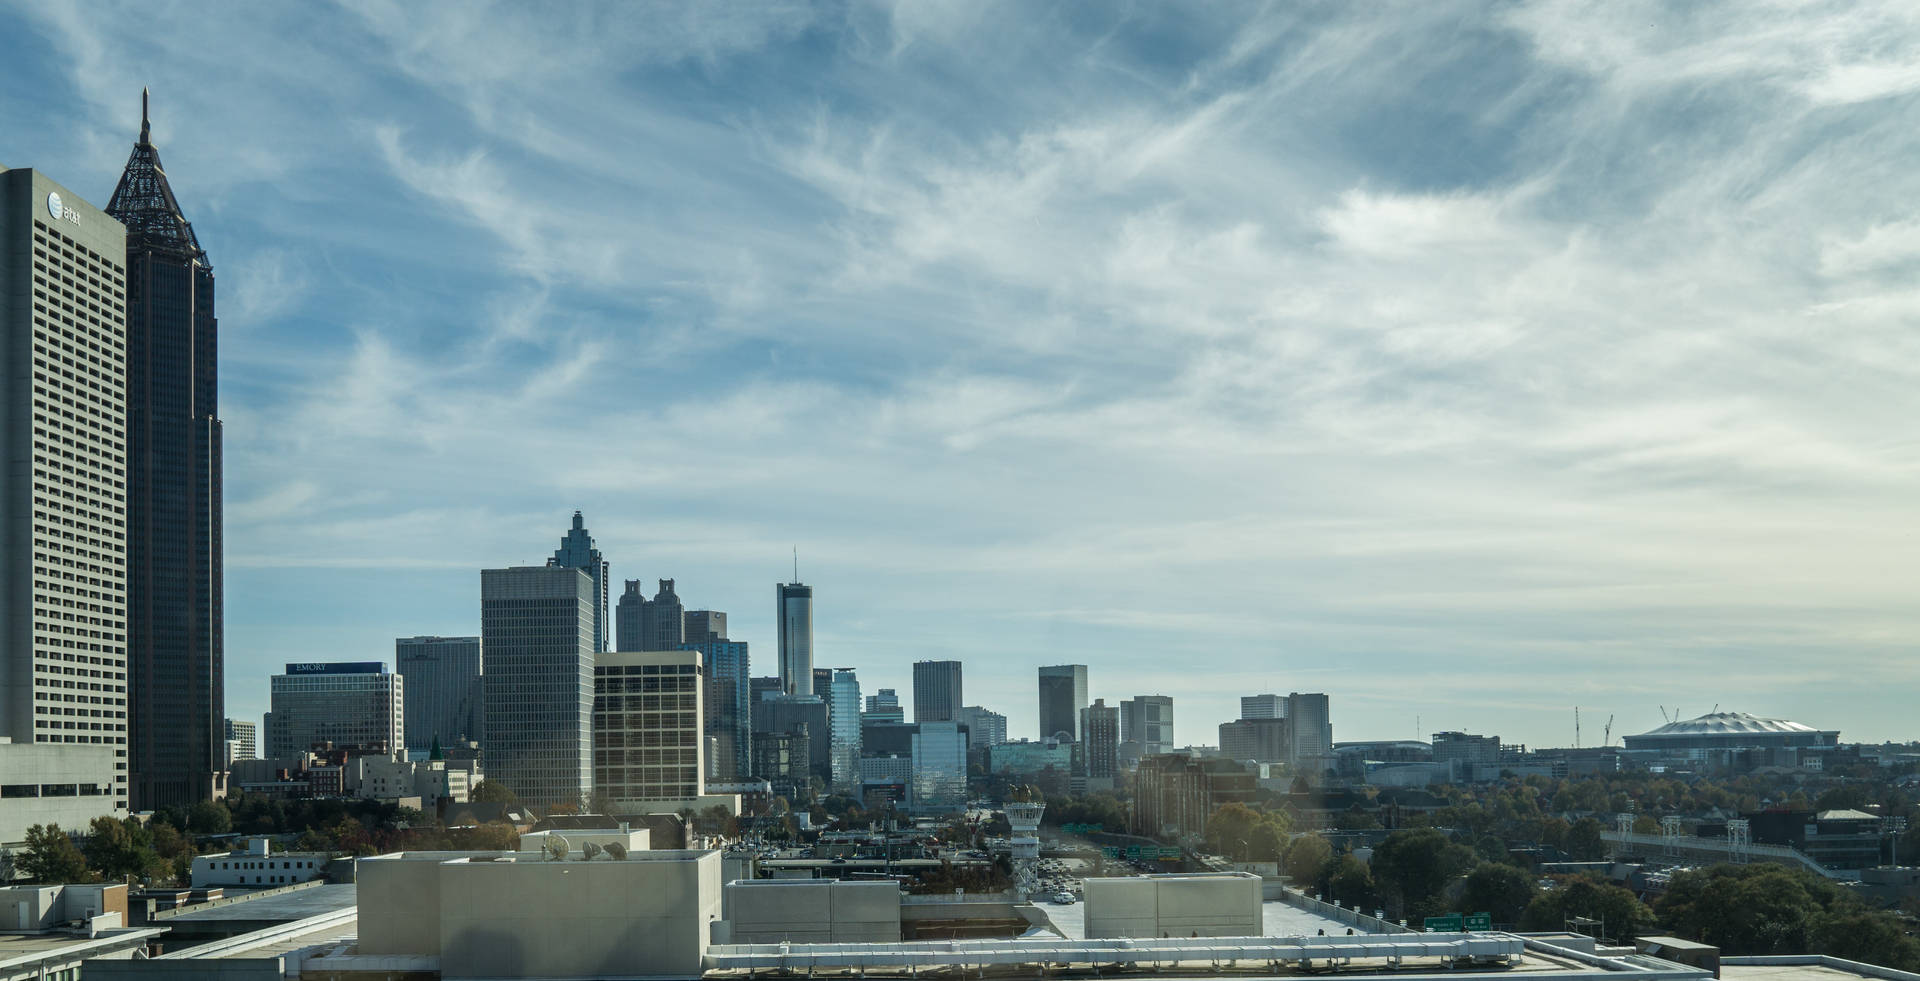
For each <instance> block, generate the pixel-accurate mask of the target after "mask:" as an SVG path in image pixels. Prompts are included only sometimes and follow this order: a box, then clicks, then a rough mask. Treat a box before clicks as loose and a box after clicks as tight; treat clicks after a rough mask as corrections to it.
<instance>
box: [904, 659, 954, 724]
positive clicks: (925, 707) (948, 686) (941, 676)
mask: <svg viewBox="0 0 1920 981" xmlns="http://www.w3.org/2000/svg"><path fill="white" fill-rule="evenodd" d="M960 681H961V678H960V662H959V661H915V662H913V721H915V722H952V721H954V713H956V712H958V711H959V710H960V706H961V703H963V702H965V701H966V697H965V695H964V694H962V689H961V684H960Z"/></svg>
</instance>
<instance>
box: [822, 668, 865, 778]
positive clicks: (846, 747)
mask: <svg viewBox="0 0 1920 981" xmlns="http://www.w3.org/2000/svg"><path fill="white" fill-rule="evenodd" d="M827 727H828V729H829V730H831V735H830V738H829V740H828V746H827V755H828V757H829V759H830V760H831V764H830V767H831V771H832V772H831V778H830V779H829V781H828V786H830V787H831V788H832V789H833V792H834V793H836V794H854V793H858V792H859V789H860V680H859V679H858V678H856V677H855V676H854V673H853V672H852V671H851V670H849V669H846V668H839V669H836V670H835V671H834V672H833V681H832V684H831V687H830V689H829V691H828V695H827Z"/></svg>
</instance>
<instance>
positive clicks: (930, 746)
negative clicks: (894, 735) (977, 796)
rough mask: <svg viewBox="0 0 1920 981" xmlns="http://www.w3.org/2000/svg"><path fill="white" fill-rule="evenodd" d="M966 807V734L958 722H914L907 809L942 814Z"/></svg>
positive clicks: (921, 812) (918, 812) (920, 812)
mask: <svg viewBox="0 0 1920 981" xmlns="http://www.w3.org/2000/svg"><path fill="white" fill-rule="evenodd" d="M966 806H967V736H966V733H963V732H961V731H960V724H959V723H958V722H917V723H914V733H913V783H912V784H911V785H910V786H909V790H908V795H907V807H908V809H909V810H911V811H913V812H914V813H916V814H944V813H950V812H953V811H958V810H964V809H965V808H966Z"/></svg>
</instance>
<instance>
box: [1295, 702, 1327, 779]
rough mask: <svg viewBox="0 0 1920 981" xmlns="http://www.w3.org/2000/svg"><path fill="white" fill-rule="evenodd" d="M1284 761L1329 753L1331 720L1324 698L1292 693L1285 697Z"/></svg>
mask: <svg viewBox="0 0 1920 981" xmlns="http://www.w3.org/2000/svg"><path fill="white" fill-rule="evenodd" d="M1286 717H1287V741H1288V743H1289V746H1288V752H1289V754H1290V755H1289V756H1288V761H1289V762H1292V763H1296V764H1297V763H1300V762H1301V761H1303V760H1307V759H1311V758H1318V757H1325V756H1329V755H1332V753H1333V718H1332V714H1331V711H1330V709H1329V707H1328V704H1327V696H1326V695H1324V694H1321V693H1319V692H1306V693H1302V692H1294V693H1292V694H1290V695H1288V696H1287V711H1286Z"/></svg>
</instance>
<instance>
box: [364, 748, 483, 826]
mask: <svg viewBox="0 0 1920 981" xmlns="http://www.w3.org/2000/svg"><path fill="white" fill-rule="evenodd" d="M346 769H347V773H346V774H345V784H346V790H347V792H348V793H350V794H352V795H354V796H355V797H365V798H369V799H372V800H398V801H408V800H412V801H417V803H414V804H410V805H408V806H411V807H414V808H416V809H418V810H420V811H421V812H423V813H425V814H429V815H431V814H434V813H437V812H438V810H439V807H440V802H441V801H442V800H445V801H447V802H448V803H450V804H465V803H467V802H468V801H469V800H471V799H472V793H473V788H474V786H475V785H476V784H478V783H479V782H480V781H481V779H482V777H481V774H480V761H478V760H396V759H389V758H387V757H384V756H356V757H353V758H352V759H350V760H348V761H347V763H346Z"/></svg>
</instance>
